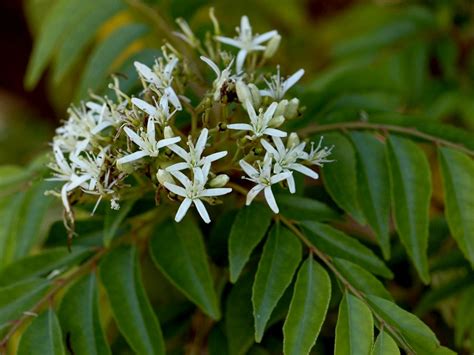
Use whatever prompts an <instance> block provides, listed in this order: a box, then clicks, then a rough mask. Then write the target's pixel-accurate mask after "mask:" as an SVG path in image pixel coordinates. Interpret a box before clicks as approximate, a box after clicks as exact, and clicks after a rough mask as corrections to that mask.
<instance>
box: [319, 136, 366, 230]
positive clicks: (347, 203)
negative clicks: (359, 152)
mask: <svg viewBox="0 0 474 355" xmlns="http://www.w3.org/2000/svg"><path fill="white" fill-rule="evenodd" d="M324 144H325V145H329V146H330V145H334V147H335V148H334V149H333V151H332V154H331V159H333V160H334V162H332V163H331V164H326V165H325V166H324V169H322V176H323V179H324V186H325V187H326V189H327V191H328V193H329V194H330V195H331V197H332V199H333V200H334V201H335V202H336V203H337V205H338V206H339V207H341V208H342V209H343V210H344V211H346V212H347V213H349V214H350V215H352V217H354V218H355V219H356V220H357V221H358V222H359V223H364V217H363V215H362V211H361V209H360V206H359V203H358V200H357V176H356V171H357V168H356V163H357V161H356V156H355V152H354V147H353V146H352V144H351V141H350V140H349V139H347V138H346V136H344V135H342V134H339V133H329V134H326V135H324Z"/></svg>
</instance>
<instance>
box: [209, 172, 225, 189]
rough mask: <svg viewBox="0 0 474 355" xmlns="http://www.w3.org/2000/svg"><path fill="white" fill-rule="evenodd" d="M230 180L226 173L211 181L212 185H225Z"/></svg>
mask: <svg viewBox="0 0 474 355" xmlns="http://www.w3.org/2000/svg"><path fill="white" fill-rule="evenodd" d="M228 182H229V177H228V176H227V175H225V174H220V175H217V176H216V177H215V178H214V179H212V180H211V181H209V186H210V187H224V186H225V185H227V183H228Z"/></svg>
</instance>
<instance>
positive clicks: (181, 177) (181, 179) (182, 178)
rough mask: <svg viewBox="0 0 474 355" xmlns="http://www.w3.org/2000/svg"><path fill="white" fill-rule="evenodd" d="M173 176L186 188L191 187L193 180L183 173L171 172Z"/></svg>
mask: <svg viewBox="0 0 474 355" xmlns="http://www.w3.org/2000/svg"><path fill="white" fill-rule="evenodd" d="M169 173H170V174H171V175H173V176H174V177H175V178H176V179H178V181H179V182H180V183H181V184H182V185H183V186H184V187H187V186H189V185H191V180H189V178H188V177H187V176H186V175H184V174H183V173H182V172H181V171H178V170H175V171H170V172H169Z"/></svg>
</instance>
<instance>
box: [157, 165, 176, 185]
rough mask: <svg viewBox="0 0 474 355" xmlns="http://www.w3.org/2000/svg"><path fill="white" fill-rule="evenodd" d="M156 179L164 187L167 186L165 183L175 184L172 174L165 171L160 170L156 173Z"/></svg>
mask: <svg viewBox="0 0 474 355" xmlns="http://www.w3.org/2000/svg"><path fill="white" fill-rule="evenodd" d="M156 179H157V180H158V182H159V183H160V184H161V185H163V186H164V185H165V182H168V183H170V184H174V183H175V182H174V180H173V177H172V176H171V174H170V173H169V172H167V171H166V170H163V169H158V172H157V173H156Z"/></svg>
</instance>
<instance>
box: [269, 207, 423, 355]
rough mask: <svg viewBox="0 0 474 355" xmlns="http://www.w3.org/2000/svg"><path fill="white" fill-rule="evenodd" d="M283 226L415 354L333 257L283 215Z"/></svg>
mask: <svg viewBox="0 0 474 355" xmlns="http://www.w3.org/2000/svg"><path fill="white" fill-rule="evenodd" d="M277 218H278V219H279V220H280V221H281V222H282V223H283V224H285V225H286V226H287V227H288V228H289V229H290V230H291V231H292V232H293V233H294V234H295V235H296V236H297V237H298V238H300V239H301V241H302V242H303V243H304V244H305V245H306V246H307V247H308V248H309V250H310V252H311V253H313V254H315V255H316V256H317V257H318V258H319V259H321V260H322V261H323V262H324V264H326V266H327V267H328V268H329V269H330V270H331V271H332V273H333V274H334V275H335V276H336V277H337V278H338V279H339V281H341V283H342V284H343V285H344V287H345V288H346V289H347V290H349V291H350V292H351V293H352V294H354V296H356V297H357V298H359V299H360V300H361V301H362V302H364V303H365V304H366V305H367V306H368V307H369V308H370V310H371V312H372V313H373V315H374V317H375V318H376V320H377V321H378V322H379V324H380V325H381V326H382V325H383V326H384V327H385V328H386V329H387V330H388V331H389V332H390V333H391V334H392V336H393V337H394V338H396V339H397V340H398V342H399V343H400V344H401V345H402V346H403V347H404V348H405V349H406V350H407V351H408V352H409V353H415V351H414V350H413V349H412V348H411V346H410V344H408V343H407V341H406V340H405V339H404V337H403V335H402V334H399V332H398V331H397V330H396V329H395V328H393V327H392V326H391V325H390V324H387V323H386V322H385V320H384V319H383V318H382V317H381V316H379V315H378V314H377V312H375V310H374V309H373V308H372V307H371V306H370V304H369V303H368V302H367V300H366V299H365V296H364V294H363V293H362V292H360V291H359V290H358V289H357V288H355V287H354V286H353V285H352V284H351V283H350V282H349V281H348V280H347V279H346V278H345V277H344V276H343V275H342V274H341V273H340V272H339V270H337V268H336V267H335V266H334V265H333V263H332V261H331V257H330V256H328V255H326V254H324V253H323V252H322V251H321V250H319V249H318V248H316V247H315V246H314V245H313V244H312V243H311V242H310V241H309V240H308V238H306V236H305V235H304V234H303V233H302V232H301V231H300V230H299V229H298V228H297V227H296V226H295V224H294V223H293V222H292V221H290V220H289V219H287V218H286V217H284V216H282V215H278V217H277Z"/></svg>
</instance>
